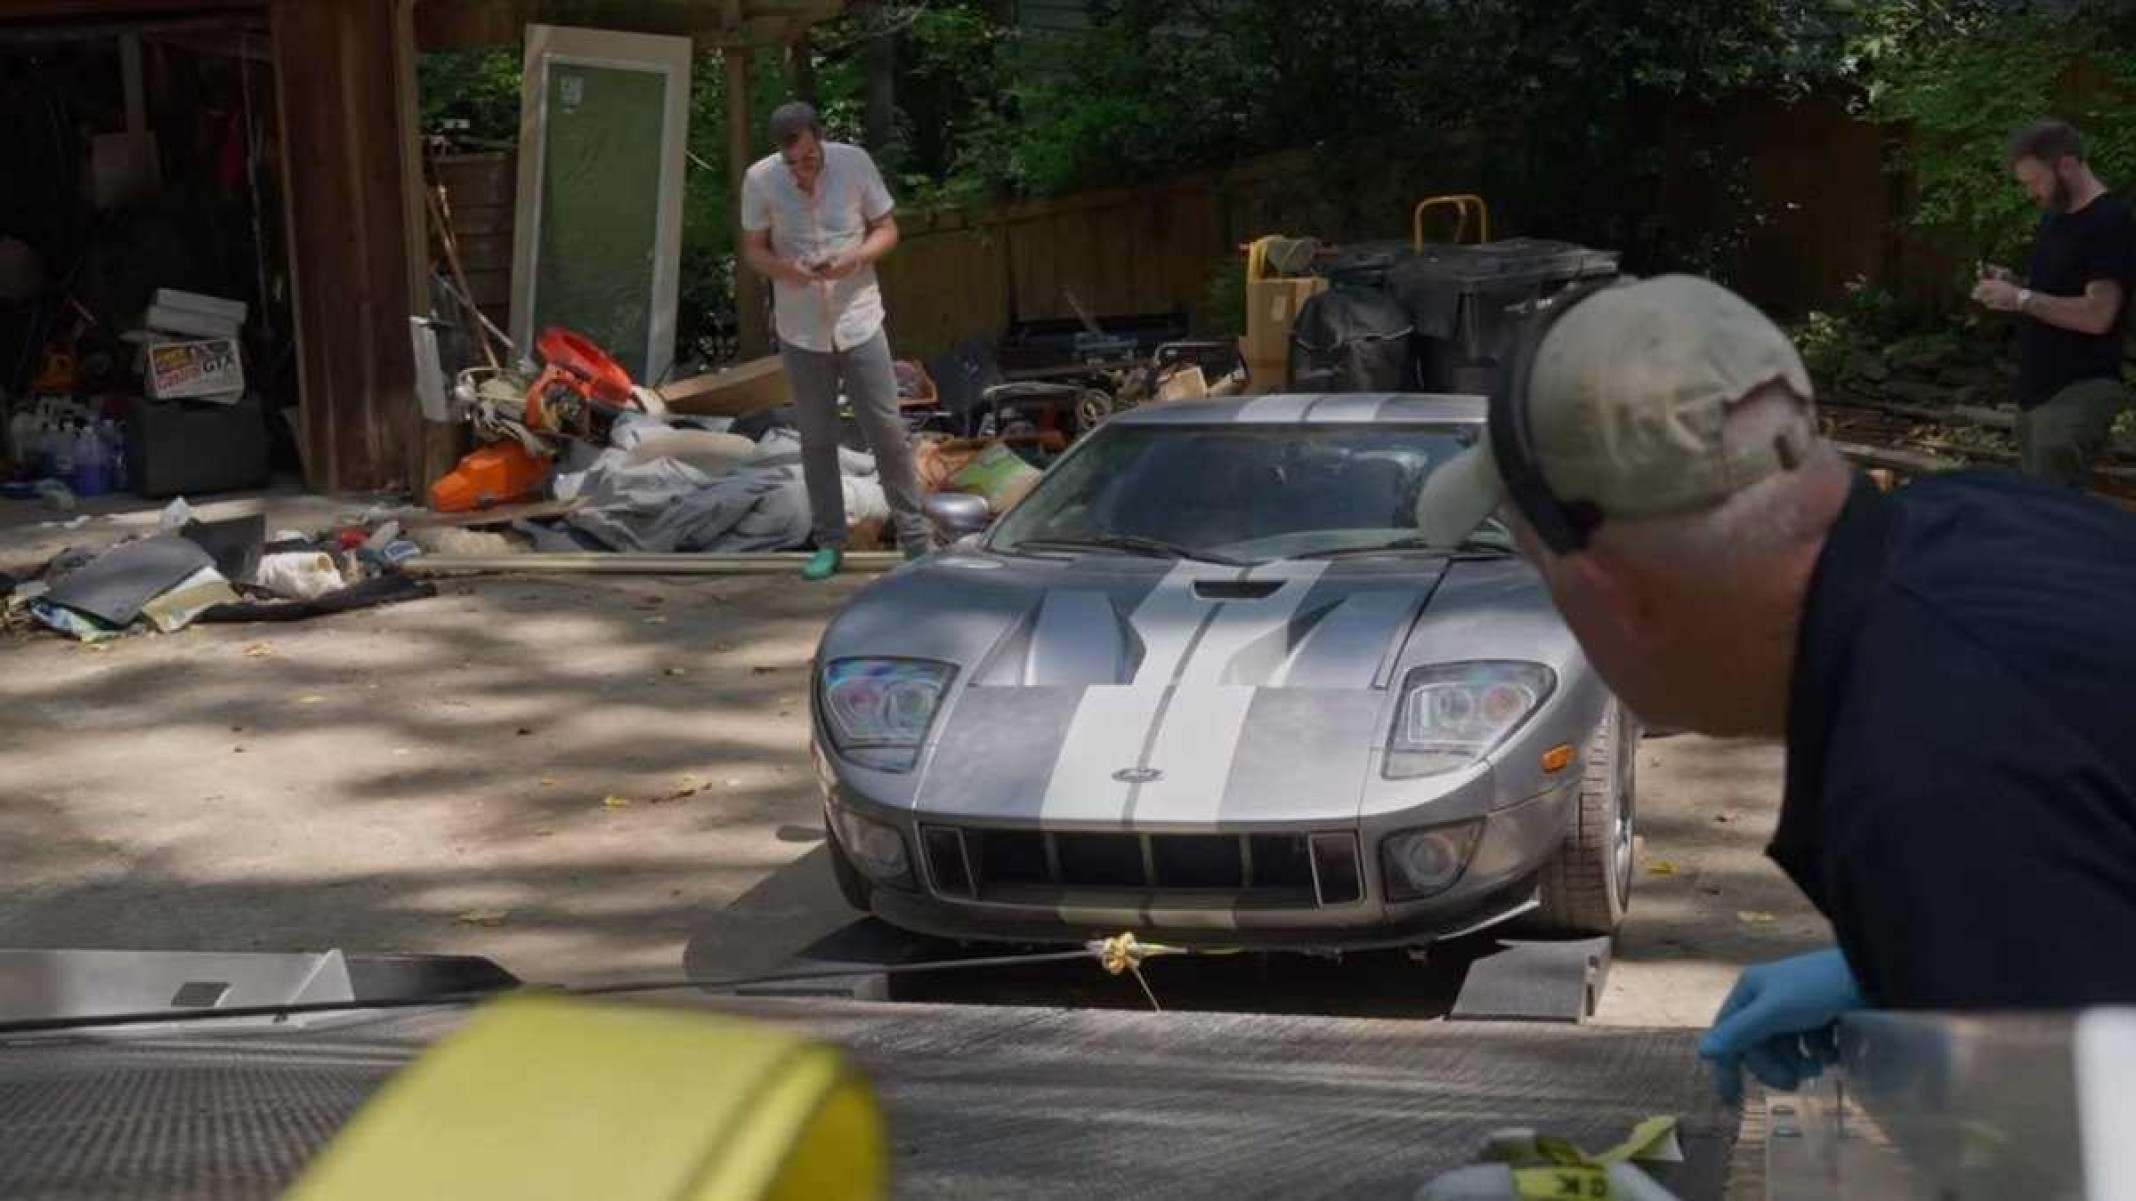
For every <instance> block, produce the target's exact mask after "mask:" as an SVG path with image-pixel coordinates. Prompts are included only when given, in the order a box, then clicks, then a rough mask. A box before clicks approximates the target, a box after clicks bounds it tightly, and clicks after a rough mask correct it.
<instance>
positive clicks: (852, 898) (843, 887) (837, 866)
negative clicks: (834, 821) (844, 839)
mask: <svg viewBox="0 0 2136 1201" xmlns="http://www.w3.org/2000/svg"><path fill="white" fill-rule="evenodd" d="M824 835H825V841H827V842H829V843H830V844H831V877H832V878H833V879H835V880H837V881H838V895H840V896H842V897H844V898H845V902H846V904H848V905H851V906H852V907H853V908H855V909H858V910H860V911H861V912H862V913H873V912H875V885H874V883H873V882H872V881H870V880H869V879H868V878H867V877H866V876H864V875H862V874H861V871H860V869H859V868H857V867H855V866H853V861H852V860H851V859H849V858H847V857H846V852H845V848H844V847H842V846H839V845H838V832H837V831H836V830H828V829H827V830H825V831H824Z"/></svg>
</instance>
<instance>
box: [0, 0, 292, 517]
mask: <svg viewBox="0 0 2136 1201" xmlns="http://www.w3.org/2000/svg"><path fill="white" fill-rule="evenodd" d="M129 7H131V8H132V9H134V10H139V9H141V8H145V7H152V8H153V9H154V11H153V12H148V13H143V14H141V15H128V10H129ZM27 10H28V11H23V10H21V9H18V10H17V12H16V13H14V14H12V15H9V16H6V17H0V145H5V146H7V147H8V157H9V163H8V168H7V169H6V170H5V171H0V407H4V410H5V411H4V414H0V423H4V427H5V452H6V455H5V457H6V460H7V462H8V466H7V468H6V469H5V475H6V477H7V479H6V482H7V486H8V487H9V488H10V489H11V490H13V491H14V492H16V493H18V494H20V493H25V492H28V491H30V490H33V489H38V488H42V489H44V490H45V491H46V492H47V493H50V492H52V491H53V490H54V489H55V488H65V489H67V490H69V491H71V492H73V493H75V494H77V495H81V496H96V495H101V494H107V493H132V494H135V495H140V496H145V497H150V498H160V497H164V496H176V495H179V494H181V493H196V494H197V493H205V492H218V491H227V490H233V489H241V488H256V487H260V486H263V485H265V484H266V483H268V481H269V479H270V478H271V476H272V475H273V474H274V473H275V472H277V471H282V472H287V473H292V474H293V473H295V472H297V471H298V470H300V468H301V464H300V462H299V458H298V453H297V439H296V436H295V426H294V418H295V415H296V409H295V405H296V403H297V356H296V352H295V347H296V336H295V324H294V321H293V318H292V309H291V306H292V295H291V275H290V270H289V263H288V257H289V256H288V242H287V239H286V237H285V233H284V221H285V219H286V217H285V214H286V206H285V203H284V199H283V196H284V192H283V183H282V180H283V175H284V168H283V164H282V162H281V156H280V154H279V151H278V149H277V148H278V147H279V146H280V144H281V143H280V131H279V128H278V114H277V105H276V99H275V98H276V80H275V65H274V57H273V50H272V44H271V40H270V38H269V34H268V27H267V14H266V12H265V10H264V9H263V8H260V7H258V6H254V5H244V6H232V5H228V4H224V5H199V6H186V5H178V4H169V5H154V6H139V5H137V6H124V5H101V6H99V5H87V4H79V5H69V6H59V5H51V4H45V5H40V4H30V5H28V6H27ZM40 12H42V13H43V14H44V15H42V16H40V15H39V13H40ZM34 481H45V482H44V483H42V484H39V483H35V482H34ZM32 494H34V493H32Z"/></svg>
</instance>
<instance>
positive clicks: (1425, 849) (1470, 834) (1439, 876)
mask: <svg viewBox="0 0 2136 1201" xmlns="http://www.w3.org/2000/svg"><path fill="white" fill-rule="evenodd" d="M1482 833H1483V820H1482V819H1481V818H1478V819H1477V820H1475V821H1468V822H1462V823H1461V824H1459V825H1454V826H1440V827H1438V828H1436V829H1431V830H1404V831H1402V832H1401V833H1400V834H1393V835H1389V836H1388V837H1387V838H1386V839H1385V840H1383V841H1382V842H1381V843H1380V872H1381V878H1382V879H1384V880H1385V881H1386V882H1387V899H1388V900H1390V901H1414V900H1418V899H1420V898H1422V897H1428V896H1434V895H1436V894H1438V893H1442V892H1445V891H1446V890H1447V889H1449V888H1452V887H1453V886H1454V881H1456V880H1459V879H1460V878H1461V872H1462V870H1463V869H1464V868H1466V867H1468V860H1469V852H1471V851H1473V850H1475V849H1476V839H1477V836H1478V835H1480V834H1482Z"/></svg>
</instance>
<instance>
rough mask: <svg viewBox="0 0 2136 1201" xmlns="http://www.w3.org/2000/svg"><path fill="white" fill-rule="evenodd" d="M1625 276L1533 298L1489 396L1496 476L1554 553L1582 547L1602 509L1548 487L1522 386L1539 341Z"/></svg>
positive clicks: (1531, 370) (1624, 281) (1627, 281)
mask: <svg viewBox="0 0 2136 1201" xmlns="http://www.w3.org/2000/svg"><path fill="white" fill-rule="evenodd" d="M1632 282H1634V280H1633V279H1632V278H1631V277H1630V276H1620V277H1615V278H1612V279H1607V280H1597V281H1592V282H1589V283H1579V284H1573V285H1572V286H1570V287H1568V288H1566V289H1565V290H1564V291H1561V292H1559V293H1558V294H1557V295H1555V296H1553V297H1550V298H1549V299H1548V300H1547V301H1542V302H1538V303H1537V305H1536V307H1535V311H1534V312H1533V313H1532V314H1531V315H1530V316H1529V317H1528V319H1527V321H1526V322H1524V323H1523V324H1522V326H1521V328H1520V331H1519V332H1518V333H1517V334H1516V335H1515V336H1514V341H1513V350H1512V353H1511V355H1509V356H1508V358H1507V360H1506V364H1505V368H1504V370H1502V371H1500V372H1499V376H1498V385H1497V387H1495V388H1494V389H1492V391H1491V397H1490V439H1491V454H1492V456H1493V457H1494V458H1496V459H1497V460H1498V474H1499V478H1500V479H1501V480H1503V481H1504V483H1505V488H1506V495H1507V497H1508V498H1510V499H1511V500H1512V501H1513V504H1514V505H1515V507H1517V508H1518V509H1519V510H1520V513H1521V516H1523V517H1525V518H1527V519H1528V524H1529V525H1530V526H1531V527H1533V528H1534V530H1535V536H1536V537H1537V538H1540V539H1541V540H1542V543H1543V545H1544V546H1547V547H1549V548H1550V552H1551V553H1552V554H1556V555H1569V554H1572V553H1574V552H1576V551H1579V550H1582V549H1584V548H1585V547H1586V546H1587V540H1588V538H1589V537H1591V536H1592V535H1593V534H1594V532H1595V527H1596V526H1599V525H1601V524H1602V510H1601V508H1600V507H1599V506H1597V505H1596V504H1595V503H1594V502H1592V501H1586V500H1566V499H1564V498H1563V497H1560V496H1559V495H1558V494H1557V493H1555V492H1553V491H1551V489H1550V482H1549V481H1548V480H1546V479H1544V478H1543V472H1542V468H1541V467H1540V466H1539V465H1538V464H1537V463H1536V455H1535V431H1534V429H1533V428H1532V427H1531V426H1530V425H1529V423H1528V385H1529V381H1530V380H1531V379H1532V377H1533V376H1534V374H1535V357H1536V353H1537V352H1538V351H1539V350H1540V349H1541V348H1542V345H1543V339H1544V338H1546V337H1548V336H1549V334H1550V331H1551V330H1552V329H1553V328H1555V327H1556V325H1557V323H1558V322H1559V321H1562V320H1563V319H1564V317H1565V314H1566V313H1568V312H1571V311H1572V310H1573V308H1575V307H1576V306H1578V305H1579V304H1580V302H1582V301H1584V300H1587V299H1589V298H1590V297H1592V296H1594V295H1595V294H1597V293H1599V292H1603V291H1606V290H1608V289H1610V288H1614V287H1620V286H1623V285H1625V284H1630V283H1632Z"/></svg>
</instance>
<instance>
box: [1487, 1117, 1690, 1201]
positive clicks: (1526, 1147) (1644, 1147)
mask: <svg viewBox="0 0 2136 1201" xmlns="http://www.w3.org/2000/svg"><path fill="white" fill-rule="evenodd" d="M1485 1158H1487V1159H1494V1160H1498V1161H1500V1162H1503V1163H1505V1164H1507V1165H1508V1166H1509V1167H1511V1168H1512V1171H1513V1188H1514V1191H1515V1192H1516V1193H1517V1194H1518V1195H1519V1196H1520V1197H1521V1201H1623V1199H1622V1198H1619V1197H1618V1195H1617V1192H1616V1190H1614V1189H1613V1188H1612V1187H1611V1185H1610V1179H1609V1166H1610V1165H1611V1164H1617V1163H1629V1162H1631V1161H1633V1160H1656V1161H1678V1160H1681V1159H1682V1158H1683V1151H1682V1149H1681V1147H1679V1146H1678V1144H1677V1141H1676V1119H1675V1118H1673V1117H1670V1116H1667V1115H1663V1116H1660V1117H1652V1118H1648V1119H1647V1120H1646V1121H1644V1122H1641V1123H1639V1124H1638V1125H1637V1126H1634V1127H1632V1133H1631V1135H1630V1136H1629V1137H1628V1138H1626V1139H1625V1140H1624V1141H1623V1142H1621V1143H1618V1144H1617V1145H1616V1146H1614V1147H1611V1148H1610V1149H1609V1150H1607V1151H1603V1152H1601V1153H1599V1154H1596V1155H1589V1154H1587V1153H1586V1152H1584V1151H1582V1150H1580V1149H1579V1148H1578V1147H1576V1146H1574V1145H1572V1143H1570V1142H1568V1141H1566V1140H1565V1139H1561V1138H1534V1139H1527V1138H1523V1139H1517V1140H1511V1141H1507V1142H1500V1143H1494V1144H1493V1145H1492V1146H1491V1147H1490V1149H1489V1150H1487V1151H1486V1152H1485Z"/></svg>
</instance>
